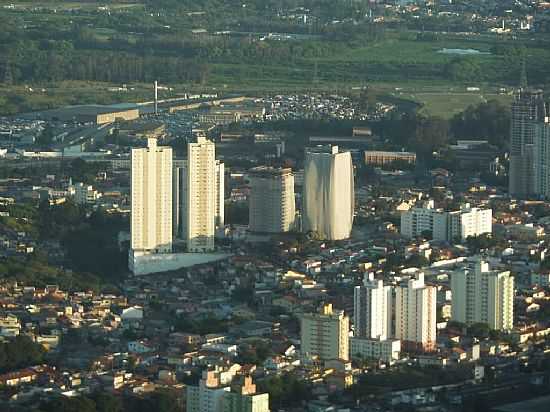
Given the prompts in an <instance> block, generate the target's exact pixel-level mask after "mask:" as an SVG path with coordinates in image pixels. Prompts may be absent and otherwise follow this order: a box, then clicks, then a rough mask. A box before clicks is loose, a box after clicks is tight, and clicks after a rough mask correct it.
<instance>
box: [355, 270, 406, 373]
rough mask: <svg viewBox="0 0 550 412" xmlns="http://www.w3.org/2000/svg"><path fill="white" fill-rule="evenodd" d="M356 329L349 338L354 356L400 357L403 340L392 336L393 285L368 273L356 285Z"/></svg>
mask: <svg viewBox="0 0 550 412" xmlns="http://www.w3.org/2000/svg"><path fill="white" fill-rule="evenodd" d="M353 301H354V322H353V325H354V333H353V337H352V338H350V356H351V357H352V358H354V359H355V358H363V359H380V360H382V361H384V362H390V363H391V362H393V361H395V360H397V359H399V355H400V351H401V342H400V341H399V340H395V339H389V337H390V336H392V317H393V316H392V288H391V286H384V281H383V280H375V279H374V275H373V274H372V273H369V274H368V275H366V276H365V279H364V281H363V285H362V286H356V287H355V289H354V299H353Z"/></svg>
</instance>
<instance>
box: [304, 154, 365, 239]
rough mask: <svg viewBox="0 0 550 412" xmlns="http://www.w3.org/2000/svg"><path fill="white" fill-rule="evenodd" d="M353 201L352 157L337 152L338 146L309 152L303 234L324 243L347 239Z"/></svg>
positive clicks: (350, 225) (306, 165)
mask: <svg viewBox="0 0 550 412" xmlns="http://www.w3.org/2000/svg"><path fill="white" fill-rule="evenodd" d="M354 201H355V200H354V180H353V163H352V159H351V153H349V152H338V146H329V147H320V148H308V149H306V156H305V167H304V186H303V194H302V230H303V231H304V232H306V233H307V232H310V231H311V232H315V233H317V234H318V236H319V237H320V238H321V239H327V240H340V239H346V238H348V237H349V236H350V233H351V228H352V225H353V214H354Z"/></svg>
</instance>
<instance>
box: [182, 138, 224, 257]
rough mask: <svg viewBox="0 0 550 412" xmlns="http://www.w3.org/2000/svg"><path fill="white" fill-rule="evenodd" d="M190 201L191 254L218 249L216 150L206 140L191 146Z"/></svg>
mask: <svg viewBox="0 0 550 412" xmlns="http://www.w3.org/2000/svg"><path fill="white" fill-rule="evenodd" d="M187 153H188V160H187V190H186V194H187V201H186V202H185V207H184V208H183V209H184V210H182V211H184V212H185V213H186V216H185V218H186V228H185V229H186V231H185V240H186V242H187V250H188V251H189V252H208V251H212V250H214V233H215V222H216V220H215V215H216V203H217V193H216V182H217V180H218V176H217V173H216V157H215V156H216V148H215V145H214V143H213V142H211V141H209V140H207V139H206V138H205V137H202V136H199V137H197V142H196V143H188V145H187Z"/></svg>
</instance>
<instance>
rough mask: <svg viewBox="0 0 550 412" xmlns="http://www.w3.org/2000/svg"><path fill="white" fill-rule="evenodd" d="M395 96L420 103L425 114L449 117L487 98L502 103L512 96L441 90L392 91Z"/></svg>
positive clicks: (421, 110) (509, 100) (421, 111)
mask: <svg viewBox="0 0 550 412" xmlns="http://www.w3.org/2000/svg"><path fill="white" fill-rule="evenodd" d="M393 95H394V96H395V97H400V98H404V99H408V100H412V101H415V102H417V103H420V104H421V105H422V107H421V109H420V110H419V112H420V113H422V114H425V115H427V116H437V117H442V118H444V119H449V118H451V117H453V116H454V115H455V114H457V113H460V112H461V111H463V110H464V109H465V108H466V107H468V106H471V105H473V106H475V105H477V104H480V103H484V102H487V101H489V100H498V101H500V102H502V103H504V104H509V103H511V101H512V96H511V95H508V94H496V93H482V92H452V91H448V92H441V93H433V92H428V93H422V92H419V93H412V94H411V93H406V92H405V93H394V94H393Z"/></svg>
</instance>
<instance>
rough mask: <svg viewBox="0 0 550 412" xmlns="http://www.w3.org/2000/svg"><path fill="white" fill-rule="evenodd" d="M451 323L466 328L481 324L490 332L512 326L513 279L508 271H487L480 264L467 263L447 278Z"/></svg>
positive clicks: (486, 268) (485, 264)
mask: <svg viewBox="0 0 550 412" xmlns="http://www.w3.org/2000/svg"><path fill="white" fill-rule="evenodd" d="M451 290H452V305H451V311H452V312H451V313H452V315H451V317H452V320H454V321H457V322H462V323H465V324H467V325H472V324H474V323H485V324H487V325H488V326H489V327H490V328H491V329H495V330H505V331H506V330H511V329H512V328H513V326H514V278H513V277H512V276H511V275H510V272H508V271H498V270H490V269H489V264H488V263H487V262H484V261H479V262H475V263H470V264H469V265H468V266H467V267H465V268H462V269H459V270H456V271H454V272H453V274H452V276H451Z"/></svg>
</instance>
